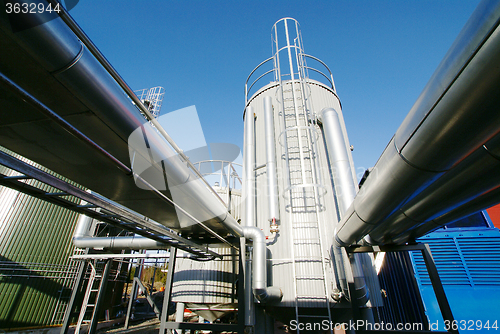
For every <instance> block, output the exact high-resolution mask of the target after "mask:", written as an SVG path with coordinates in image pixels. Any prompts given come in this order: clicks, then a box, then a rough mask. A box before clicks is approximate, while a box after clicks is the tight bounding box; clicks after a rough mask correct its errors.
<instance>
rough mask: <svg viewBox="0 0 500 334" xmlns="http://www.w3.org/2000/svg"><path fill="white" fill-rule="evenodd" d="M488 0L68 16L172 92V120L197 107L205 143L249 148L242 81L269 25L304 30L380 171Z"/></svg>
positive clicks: (368, 162) (263, 48)
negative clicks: (288, 23)
mask: <svg viewBox="0 0 500 334" xmlns="http://www.w3.org/2000/svg"><path fill="white" fill-rule="evenodd" d="M478 2H479V1H478V0H470V1H457V0H454V1H452V0H439V1H438V0H434V1H430V0H419V1H403V0H391V1H389V0H386V1H364V0H357V1H300V2H299V1H269V0H268V1H166V0H165V1H163V0H142V1H139V0H134V1H129V0H106V1H99V2H97V1H90V0H80V2H79V4H78V5H77V6H76V7H75V8H74V9H73V10H72V11H71V12H70V14H71V15H72V16H73V17H74V18H75V20H76V21H77V22H78V23H79V25H80V26H81V27H82V28H83V30H84V31H85V32H86V33H87V35H88V36H89V37H90V38H91V39H92V40H93V41H94V43H95V44H96V45H97V47H98V48H99V49H100V50H101V51H102V53H103V54H104V55H105V56H106V57H107V59H108V60H109V61H110V62H111V64H112V65H113V66H114V67H115V68H116V70H117V71H118V72H119V73H120V74H121V76H122V77H123V78H124V79H125V81H126V82H127V83H128V84H129V85H130V86H131V87H132V89H134V90H135V89H141V88H148V87H153V86H163V87H165V89H166V94H165V99H164V102H163V108H162V113H165V112H169V111H174V110H177V109H180V108H184V107H187V106H191V105H195V106H196V109H197V111H198V114H199V117H200V121H201V124H202V126H203V129H204V132H205V137H206V141H207V143H215V142H228V143H233V144H236V145H238V146H240V147H242V146H243V145H242V144H243V122H242V113H243V107H244V84H245V80H246V78H247V76H248V74H249V73H250V72H251V71H252V70H253V68H254V67H255V66H257V65H258V64H259V63H260V62H261V61H262V60H264V59H266V58H268V57H270V56H271V27H272V25H273V24H274V23H275V22H276V21H277V20H279V19H280V18H282V17H293V18H295V19H297V20H298V21H299V23H300V25H301V29H302V37H303V42H304V49H305V52H306V53H308V54H310V55H313V56H315V57H318V58H320V59H321V60H323V61H324V62H325V63H326V64H327V65H328V66H329V67H330V69H331V70H332V72H333V75H334V80H335V84H336V88H337V92H338V94H339V97H340V99H341V102H342V106H343V112H344V117H345V120H346V126H347V130H348V134H349V139H350V142H351V144H352V145H353V146H354V152H353V156H354V163H355V165H356V168H357V172H358V174H359V173H362V170H364V169H365V168H367V167H371V166H373V165H374V164H375V162H376V161H377V159H378V157H379V156H380V154H381V153H382V151H383V149H384V148H385V146H386V145H387V143H388V142H389V140H390V138H391V137H392V135H393V134H394V132H395V131H396V130H397V128H398V126H399V125H400V124H401V122H402V120H403V119H404V117H405V116H406V114H407V113H408V111H409V110H410V108H411V106H412V105H413V103H414V102H415V100H416V99H417V97H418V95H419V94H420V92H421V91H422V89H423V88H424V86H425V84H426V83H427V81H428V80H429V78H430V77H431V75H432V73H433V72H434V70H435V69H436V67H437V65H438V64H439V62H440V61H441V59H442V58H443V56H444V54H445V53H446V51H447V50H448V48H449V47H450V46H451V44H452V43H453V41H454V39H455V37H456V36H457V35H458V33H459V32H460V30H461V29H462V27H463V26H464V24H465V22H466V21H467V19H468V18H469V16H470V15H471V14H472V12H473V10H474V9H475V7H476V6H477V4H478Z"/></svg>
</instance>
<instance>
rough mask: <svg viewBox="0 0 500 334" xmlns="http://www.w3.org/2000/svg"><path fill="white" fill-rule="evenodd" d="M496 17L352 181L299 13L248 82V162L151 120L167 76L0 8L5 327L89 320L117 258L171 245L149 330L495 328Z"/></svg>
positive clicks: (102, 302) (333, 98) (68, 29)
mask: <svg viewBox="0 0 500 334" xmlns="http://www.w3.org/2000/svg"><path fill="white" fill-rule="evenodd" d="M40 1H41V2H43V1H42V0H40ZM35 2H37V1H35ZM44 3H45V2H44ZM49 3H50V4H51V5H53V6H54V7H55V6H57V5H58V4H59V3H58V2H57V0H49ZM17 14H19V13H17ZM499 25H500V1H493V0H485V1H482V2H481V3H480V4H479V6H478V8H477V9H476V11H475V12H474V13H473V15H472V17H471V18H470V20H469V22H468V23H467V24H466V26H465V27H464V29H463V30H462V32H461V33H460V35H459V36H458V38H457V40H456V41H455V43H454V44H453V45H452V47H451V49H450V50H449V52H448V53H447V55H446V56H445V58H444V60H443V61H442V63H441V64H440V65H439V67H438V69H437V70H436V72H435V74H434V75H433V76H432V77H431V79H430V81H429V83H428V84H427V86H426V87H425V88H424V90H423V92H422V94H421V95H420V97H419V98H418V100H417V102H416V103H415V105H414V107H413V108H412V109H411V110H410V113H409V114H408V116H407V117H406V118H405V120H404V121H403V123H402V125H401V126H400V128H399V129H398V130H397V132H396V134H395V135H394V137H393V138H392V139H391V141H390V143H389V144H388V145H387V147H386V149H385V150H384V152H383V153H382V155H381V157H380V159H379V160H378V162H377V164H376V165H375V166H374V167H373V168H372V169H370V170H368V171H366V173H365V175H364V176H363V178H362V180H361V182H360V183H359V185H358V182H357V179H356V175H355V173H354V164H353V160H352V156H351V150H352V147H351V145H350V143H349V139H348V135H347V130H346V126H345V124H344V119H343V114H342V107H341V102H340V98H339V96H338V95H337V91H336V88H335V83H334V81H333V75H332V73H331V71H330V69H329V68H328V66H327V65H326V64H325V63H323V62H322V61H321V60H320V59H318V58H316V57H315V56H312V55H308V54H306V53H305V50H304V48H303V42H302V36H301V32H300V27H299V23H298V22H297V21H296V20H295V19H292V18H283V19H281V20H279V21H278V22H276V23H275V25H274V26H273V28H272V41H273V50H272V55H271V57H270V58H268V59H266V60H264V61H263V62H262V63H260V64H259V65H258V66H257V67H256V68H255V69H254V70H253V71H252V72H251V73H250V75H249V77H248V79H247V81H246V83H245V108H244V111H243V128H244V147H243V166H242V169H241V168H240V167H239V165H238V164H236V163H234V162H233V161H223V160H217V159H215V157H212V158H214V160H209V161H191V160H190V159H189V158H188V156H187V155H186V153H185V152H184V151H183V150H182V149H181V148H180V147H178V145H177V144H176V143H175V142H174V141H173V140H172V138H171V137H170V136H169V134H168V133H167V132H166V131H165V130H164V128H163V127H162V126H161V124H160V122H159V121H158V119H157V118H158V116H159V113H160V108H161V104H162V100H163V95H164V90H163V89H162V88H161V87H155V88H152V89H149V90H143V91H141V92H139V94H135V93H134V92H133V91H132V90H131V89H130V87H128V85H127V84H126V83H125V82H124V81H123V79H122V78H121V77H120V76H119V74H118V73H117V72H116V71H115V70H114V69H113V67H112V66H111V65H110V64H109V63H108V61H107V60H106V58H105V57H104V56H103V55H102V54H101V53H100V51H99V50H98V49H97V48H96V46H95V45H94V44H93V43H92V41H90V40H89V39H88V37H87V36H86V35H85V33H84V32H83V31H82V30H81V29H80V28H79V26H78V25H77V24H76V22H75V21H74V20H73V19H72V18H71V16H70V15H69V14H68V13H67V12H66V11H65V10H64V8H62V7H61V12H60V13H50V15H48V14H47V15H45V14H44V15H40V14H38V13H26V14H23V15H14V14H8V13H3V12H2V13H0V34H1V38H0V47H1V48H2V50H9V52H6V53H4V54H2V59H1V61H0V92H1V94H2V95H1V99H0V128H1V131H0V145H2V147H3V148H2V150H0V165H1V166H0V167H1V169H0V184H1V185H2V186H4V187H2V188H0V201H1V203H0V241H1V243H0V251H1V253H0V256H1V259H0V275H1V276H0V277H1V281H0V293H1V294H0V305H1V306H0V327H2V328H6V329H13V328H21V327H28V326H47V325H55V324H61V325H62V327H61V333H67V331H68V328H69V326H70V324H75V325H76V328H75V329H76V332H78V333H81V332H84V331H88V332H89V333H94V332H95V331H96V326H97V323H98V321H99V320H101V319H103V318H105V317H106V318H109V317H110V316H111V317H112V316H114V315H115V314H114V313H115V312H114V311H113V303H114V304H116V303H117V302H118V301H116V302H115V301H114V300H115V299H120V298H121V294H122V290H123V283H124V282H125V276H126V270H127V268H128V265H129V263H128V261H129V260H130V259H136V260H137V261H138V263H139V265H140V264H141V261H143V260H145V259H147V258H151V257H155V255H154V254H151V253H148V252H146V251H147V250H169V253H168V254H166V253H162V254H161V255H156V256H157V257H168V258H169V270H168V275H167V278H166V284H165V292H164V295H163V299H162V305H158V304H155V303H154V302H153V299H152V296H151V295H149V294H148V293H147V292H146V298H147V299H148V301H149V302H150V304H151V306H152V308H153V309H154V312H155V314H156V316H157V317H158V319H159V321H160V332H161V333H164V332H165V331H170V330H173V329H177V330H184V329H189V330H209V331H213V332H238V333H273V332H274V327H275V321H280V322H282V323H284V324H285V325H288V327H289V328H290V329H291V330H293V331H295V332H297V333H302V332H305V333H307V332H316V333H320V332H321V333H322V332H327V333H333V332H334V331H336V330H337V329H335V328H334V325H335V324H340V323H344V324H352V323H355V324H362V325H357V327H355V328H354V329H353V328H352V326H349V328H348V329H351V330H354V331H355V332H359V333H373V332H377V333H378V332H381V331H382V332H391V330H396V329H398V330H401V329H403V330H406V332H408V333H416V332H418V333H425V332H431V330H432V331H433V332H435V333H436V332H449V333H458V332H459V330H460V328H459V327H460V326H459V325H460V324H461V323H460V321H461V320H464V319H477V320H481V324H482V325H481V326H483V324H486V321H488V326H489V327H490V328H493V329H496V330H497V329H498V322H497V321H498V320H497V319H495V318H494V317H495V316H496V314H497V313H498V312H497V310H498V307H497V306H496V305H495V301H496V300H497V299H498V297H500V271H499V269H498V268H499V266H500V234H499V230H498V229H496V228H494V226H493V225H492V222H491V221H490V220H489V218H488V215H487V213H485V212H483V211H481V210H485V209H487V208H489V207H492V206H493V205H495V204H498V203H499V202H500V196H499V191H498V190H499V189H500V187H499V185H500V180H499V179H498V178H499V176H500V174H499V173H498V170H499V167H500V166H499V164H500V150H499V140H500V137H499V136H500V113H498V108H499V107H500V95H499V94H498V87H500V72H498V70H497V69H498V67H499V66H500V27H499ZM12 110H15V117H13V116H12V113H11V112H10V111H12ZM207 170H208V173H206V171H207ZM213 170H215V171H216V172H215V174H216V175H215V177H214V175H213V174H214V173H213ZM206 174H210V175H212V176H211V177H207V175H206ZM212 178H215V179H217V181H216V183H215V182H211V180H212ZM8 188H10V189H8ZM433 231H434V232H433ZM429 232H433V233H431V234H428V233H429ZM71 243H72V244H73V245H71ZM136 250H140V252H139V253H133V252H132V251H136ZM40 254H47V255H50V258H49V257H44V256H45V255H42V256H38V255H40ZM139 272H140V270H136V277H135V278H134V280H133V288H132V292H131V294H130V297H129V298H128V301H127V309H126V316H125V327H128V326H129V324H130V321H131V314H132V312H133V303H134V300H135V298H136V295H137V291H138V289H139V287H140V286H141V285H142V283H141V281H140V280H139V277H138V276H139V274H138V273H139ZM42 280H43V282H42ZM47 282H49V283H47ZM142 290H143V291H144V290H145V288H144V286H142ZM478 294H481V297H480V298H478V297H477V296H478ZM113 296H114V297H113ZM457 296H459V297H457ZM106 301H108V302H109V301H111V304H108V305H106ZM172 302H175V303H176V307H177V312H176V317H175V321H168V315H169V309H170V310H171V309H172V307H173V304H172ZM464 303H465V304H466V305H467V306H466V308H465V307H464V306H463V304H464ZM472 303H477V305H475V308H474V309H475V310H471V308H470V305H472ZM104 309H106V310H107V313H106V315H105V316H104V314H105V312H104ZM185 309H189V310H191V311H192V312H194V313H196V314H198V319H199V321H198V322H196V323H194V322H187V321H185V319H184V310H185ZM110 310H111V314H110ZM116 313H118V312H116ZM204 320H205V321H204ZM85 322H87V323H88V324H87V326H86V327H85V328H84V326H83V325H84V323H85ZM381 323H385V324H386V325H387V324H391V326H392V325H393V326H396V324H407V325H408V324H413V326H415V325H416V326H417V327H412V328H408V327H404V328H395V327H387V326H386V327H384V328H380V324H381ZM454 323H455V324H458V326H447V325H446V324H454ZM434 324H436V326H435V327H434ZM466 325H469V324H468V323H466ZM377 326H379V327H377ZM474 326H476V327H477V324H476V323H474ZM466 327H467V326H466ZM495 327H496V328H495ZM484 328H485V327H484ZM460 331H461V330H460Z"/></svg>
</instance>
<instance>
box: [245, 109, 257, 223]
mask: <svg viewBox="0 0 500 334" xmlns="http://www.w3.org/2000/svg"><path fill="white" fill-rule="evenodd" d="M254 122H255V118H254V113H253V108H252V107H247V112H246V114H245V123H244V127H245V129H244V146H243V201H244V203H245V204H244V218H245V219H244V220H243V224H244V225H246V226H253V225H254V222H255V171H254V168H255V143H254V131H255V124H254Z"/></svg>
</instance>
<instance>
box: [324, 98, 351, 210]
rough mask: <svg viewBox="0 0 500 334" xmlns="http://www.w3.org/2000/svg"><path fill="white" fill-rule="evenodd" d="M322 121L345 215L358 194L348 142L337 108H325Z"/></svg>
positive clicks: (336, 193) (335, 182) (341, 206)
mask: <svg viewBox="0 0 500 334" xmlns="http://www.w3.org/2000/svg"><path fill="white" fill-rule="evenodd" d="M339 107H340V106H339ZM320 121H321V123H322V124H323V133H324V136H325V142H326V147H327V150H328V157H329V160H330V166H331V169H332V174H333V182H334V185H335V196H337V202H338V206H339V212H340V213H341V215H343V214H344V213H345V212H346V211H347V209H348V208H349V206H350V205H351V203H352V201H353V200H354V197H355V196H356V185H355V183H354V181H353V178H352V175H353V173H352V170H351V163H350V161H349V155H348V153H347V144H346V142H345V140H344V134H343V132H342V126H341V124H340V118H339V115H338V112H337V110H335V109H334V108H324V109H323V110H321V113H320Z"/></svg>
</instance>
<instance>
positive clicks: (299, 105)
mask: <svg viewBox="0 0 500 334" xmlns="http://www.w3.org/2000/svg"><path fill="white" fill-rule="evenodd" d="M272 37H273V42H275V45H274V54H273V57H272V58H269V59H268V60H267V61H264V62H263V63H261V64H260V65H259V66H258V67H257V68H256V69H255V70H254V71H253V72H252V73H251V74H250V76H249V78H248V80H247V87H246V97H247V101H246V109H245V110H246V112H248V110H251V111H252V113H253V114H255V123H254V124H255V127H254V129H255V130H254V131H255V136H254V138H255V164H254V165H255V167H254V178H255V187H256V191H255V192H256V194H255V201H256V204H255V205H256V209H255V212H256V218H255V221H254V222H250V223H249V222H245V221H243V220H244V219H245V216H244V217H243V218H242V224H243V225H252V224H253V225H255V226H257V227H258V228H260V229H262V230H263V232H264V233H265V235H266V236H267V239H268V242H267V249H268V252H267V256H268V260H267V271H268V286H275V287H279V288H280V289H281V290H282V292H283V299H282V301H281V302H280V303H279V304H277V305H272V307H268V308H266V312H268V313H269V314H271V315H272V316H274V317H275V318H277V319H279V320H281V321H284V322H289V321H290V320H291V319H296V320H297V321H301V322H311V321H313V320H306V318H305V317H303V316H308V315H314V316H320V317H324V319H321V318H319V319H318V318H316V319H315V320H314V322H321V321H322V320H325V319H329V320H343V318H342V316H341V315H340V314H339V313H340V312H337V314H331V311H330V308H331V307H333V306H334V305H335V304H336V303H337V301H335V300H334V299H333V298H332V293H333V292H334V290H335V289H336V288H337V286H338V282H337V281H336V278H335V274H334V270H335V269H334V268H333V265H332V263H331V260H330V251H331V247H332V236H333V234H334V229H335V225H336V224H337V223H338V221H339V220H340V215H341V208H340V207H339V205H338V201H339V196H338V195H339V194H337V193H336V190H335V187H336V185H335V184H334V180H333V178H332V167H331V165H330V163H329V160H328V151H327V147H326V143H325V139H324V137H323V131H322V127H321V124H320V122H319V121H318V116H319V115H320V112H321V111H322V110H323V109H325V108H333V109H335V110H337V111H338V113H337V116H338V124H339V131H340V133H339V136H340V137H341V138H343V141H342V145H343V146H345V147H344V150H345V152H346V157H347V161H346V164H347V165H348V166H349V167H350V168H348V170H349V175H347V177H349V178H350V179H349V180H348V181H349V182H347V183H349V184H351V185H353V184H354V185H356V184H357V180H356V175H355V173H354V164H353V161H352V156H351V150H350V145H349V140H348V138H347V132H346V128H345V123H344V119H343V115H342V111H341V110H342V109H341V105H340V100H339V98H338V96H337V94H336V91H335V86H334V84H333V79H332V77H331V73H329V69H328V68H327V67H326V65H325V64H324V63H322V62H321V61H320V60H318V59H317V58H314V57H311V56H306V55H305V54H304V52H303V50H302V40H301V36H300V31H299V29H298V23H297V22H296V21H295V20H294V19H290V18H286V19H282V20H280V21H278V22H277V23H276V24H275V26H274V27H273V36H272ZM278 41H279V42H278ZM281 43H284V44H281ZM276 50H277V51H276ZM306 57H309V58H308V62H309V63H308V65H307V66H306V65H305V63H306V62H305V58H306ZM270 63H272V64H273V66H274V68H273V69H272V70H269V71H268V72H266V70H267V69H265V68H264V66H265V65H268V64H270ZM312 63H314V65H315V66H316V65H319V66H321V69H322V70H323V72H324V73H327V74H326V75H324V77H326V78H328V79H327V80H322V81H319V80H316V79H315V78H314V79H313V78H311V77H309V74H311V75H312V73H315V72H313V71H309V69H310V68H311V66H312ZM308 71H309V73H308ZM261 73H264V74H262V75H260V74H261ZM259 75H260V76H259ZM270 76H274V77H273V80H272V81H271V82H270V83H269V81H266V83H267V84H265V85H264V86H263V87H262V86H260V88H258V89H256V88H254V87H255V86H256V85H257V84H258V83H259V82H261V81H264V80H261V79H262V78H266V79H268V78H269V77H270ZM254 78H256V79H255V81H252V80H254ZM259 80H261V81H259ZM252 88H253V89H252ZM270 109H272V122H269V115H268V113H269V110H270ZM249 116H250V115H246V114H245V115H244V118H245V119H246V118H247V117H249ZM251 116H252V117H253V115H251ZM271 123H272V124H273V125H274V129H273V133H272V136H270V134H269V130H268V129H267V126H268V125H269V124H271ZM245 130H246V128H245ZM245 135H246V134H245ZM270 137H274V139H275V143H274V147H273V149H272V150H270V149H269V142H268V138H270ZM266 139H267V141H266ZM245 148H246V147H245ZM272 151H274V152H272ZM270 153H274V154H275V161H276V164H275V165H274V164H273V163H272V162H273V159H272V157H270V156H269V154H270ZM246 156H247V154H246V153H245V152H244V157H246ZM270 161H271V164H269V162H270ZM243 163H244V165H245V161H244V162H243ZM269 173H276V180H277V190H278V196H277V201H278V203H277V208H278V214H277V216H279V218H280V219H279V221H278V230H279V232H278V233H273V230H274V228H273V226H272V224H271V223H270V221H269V218H270V217H269V212H273V208H270V207H269V206H270V205H271V206H274V205H275V199H274V198H270V196H273V195H272V194H273V192H272V191H270V189H271V190H272V188H273V185H270V184H269V180H271V181H272V182H274V181H273V180H274V177H270V175H268V174H269ZM344 176H345V175H344ZM270 186H271V187H270ZM339 190H340V189H339ZM243 200H246V199H243ZM366 261H367V262H366V263H368V262H370V261H371V259H370V258H367V259H366ZM369 274H370V275H371V274H373V275H375V273H374V272H373V273H369ZM365 275H366V273H365ZM367 281H369V282H370V284H371V289H373V291H377V292H378V291H379V287H378V282H377V280H376V277H371V279H370V280H367ZM374 295H375V298H374V300H372V301H371V304H368V305H367V306H376V305H381V301H380V297H378V296H379V295H380V294H379V293H375V294H374ZM346 306H348V304H347V303H343V304H341V303H339V304H337V305H335V307H336V308H342V307H346ZM343 313H345V312H343Z"/></svg>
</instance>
